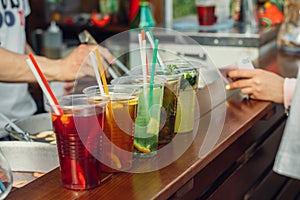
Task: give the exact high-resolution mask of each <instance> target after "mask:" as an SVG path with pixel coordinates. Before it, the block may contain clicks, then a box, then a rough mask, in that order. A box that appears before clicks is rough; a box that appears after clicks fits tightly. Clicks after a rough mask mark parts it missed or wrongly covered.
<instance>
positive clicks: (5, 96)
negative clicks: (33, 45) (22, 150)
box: [0, 0, 36, 138]
mask: <svg viewBox="0 0 300 200" xmlns="http://www.w3.org/2000/svg"><path fill="white" fill-rule="evenodd" d="M29 14H30V7H29V3H28V0H7V1H0V42H1V44H0V46H1V47H2V48H5V49H7V50H10V51H13V52H15V53H19V54H24V51H25V43H26V34H25V17H26V16H28V15H29ZM24 67H28V66H24ZM0 73H1V72H0ZM0 99H1V101H0V112H2V113H3V114H4V115H6V116H7V117H9V118H10V119H11V120H15V119H21V118H25V117H29V116H30V115H32V114H33V113H34V112H35V111H36V104H35V102H34V100H33V98H32V97H31V95H30V93H29V91H28V84H27V83H0ZM5 124H7V123H6V122H4V121H2V119H0V138H1V137H3V136H4V135H6V133H5V132H4V129H3V128H4V126H5Z"/></svg>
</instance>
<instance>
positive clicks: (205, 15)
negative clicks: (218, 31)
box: [195, 0, 217, 26]
mask: <svg viewBox="0 0 300 200" xmlns="http://www.w3.org/2000/svg"><path fill="white" fill-rule="evenodd" d="M195 3H196V7H197V13H198V21H199V25H202V26H210V25H213V24H215V23H216V21H217V17H216V15H215V5H216V2H215V0H196V1H195Z"/></svg>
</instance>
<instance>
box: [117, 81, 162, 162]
mask: <svg viewBox="0 0 300 200" xmlns="http://www.w3.org/2000/svg"><path fill="white" fill-rule="evenodd" d="M146 79H147V82H146V83H145V84H144V82H143V77H142V76H138V75H137V76H124V77H119V78H117V79H114V80H112V82H111V83H112V84H113V85H127V86H132V85H136V86H139V87H140V89H141V92H140V93H139V100H138V110H137V118H136V120H135V130H134V154H135V156H137V157H148V156H153V155H155V154H156V151H157V149H158V133H159V124H160V114H161V107H162V100H163V91H164V81H165V80H163V79H158V78H155V80H154V84H153V90H152V95H151V91H150V90H151V89H150V77H147V78H146ZM150 96H152V97H151V98H152V105H149V104H150V103H149V102H150Z"/></svg>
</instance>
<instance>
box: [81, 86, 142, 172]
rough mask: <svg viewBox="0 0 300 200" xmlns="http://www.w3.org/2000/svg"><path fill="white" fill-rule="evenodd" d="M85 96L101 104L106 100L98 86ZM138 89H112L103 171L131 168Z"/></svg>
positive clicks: (91, 88)
mask: <svg viewBox="0 0 300 200" xmlns="http://www.w3.org/2000/svg"><path fill="white" fill-rule="evenodd" d="M83 93H85V94H87V95H88V96H90V97H91V98H93V99H94V101H95V102H101V101H102V100H103V99H104V100H105V99H106V98H107V95H106V94H101V93H100V90H99V87H98V86H91V87H88V88H85V89H84V90H83ZM138 94H139V88H138V87H122V86H112V85H109V96H108V98H109V103H108V104H107V109H106V123H105V129H104V134H105V136H106V137H104V138H103V140H102V148H101V171H104V172H118V171H127V170H130V169H131V167H132V158H133V135H134V123H135V119H136V116H137V105H138Z"/></svg>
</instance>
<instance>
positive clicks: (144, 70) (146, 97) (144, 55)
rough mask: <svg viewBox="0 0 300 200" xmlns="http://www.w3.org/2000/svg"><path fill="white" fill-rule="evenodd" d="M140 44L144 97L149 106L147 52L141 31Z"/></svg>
mask: <svg viewBox="0 0 300 200" xmlns="http://www.w3.org/2000/svg"><path fill="white" fill-rule="evenodd" d="M138 38H139V45H140V54H141V61H142V72H143V83H144V84H143V89H144V97H145V105H146V108H148V102H147V99H148V92H147V77H146V76H147V72H146V52H144V51H143V49H144V48H143V47H144V45H143V41H142V35H141V34H140V33H139V35H138ZM145 42H146V41H145Z"/></svg>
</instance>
